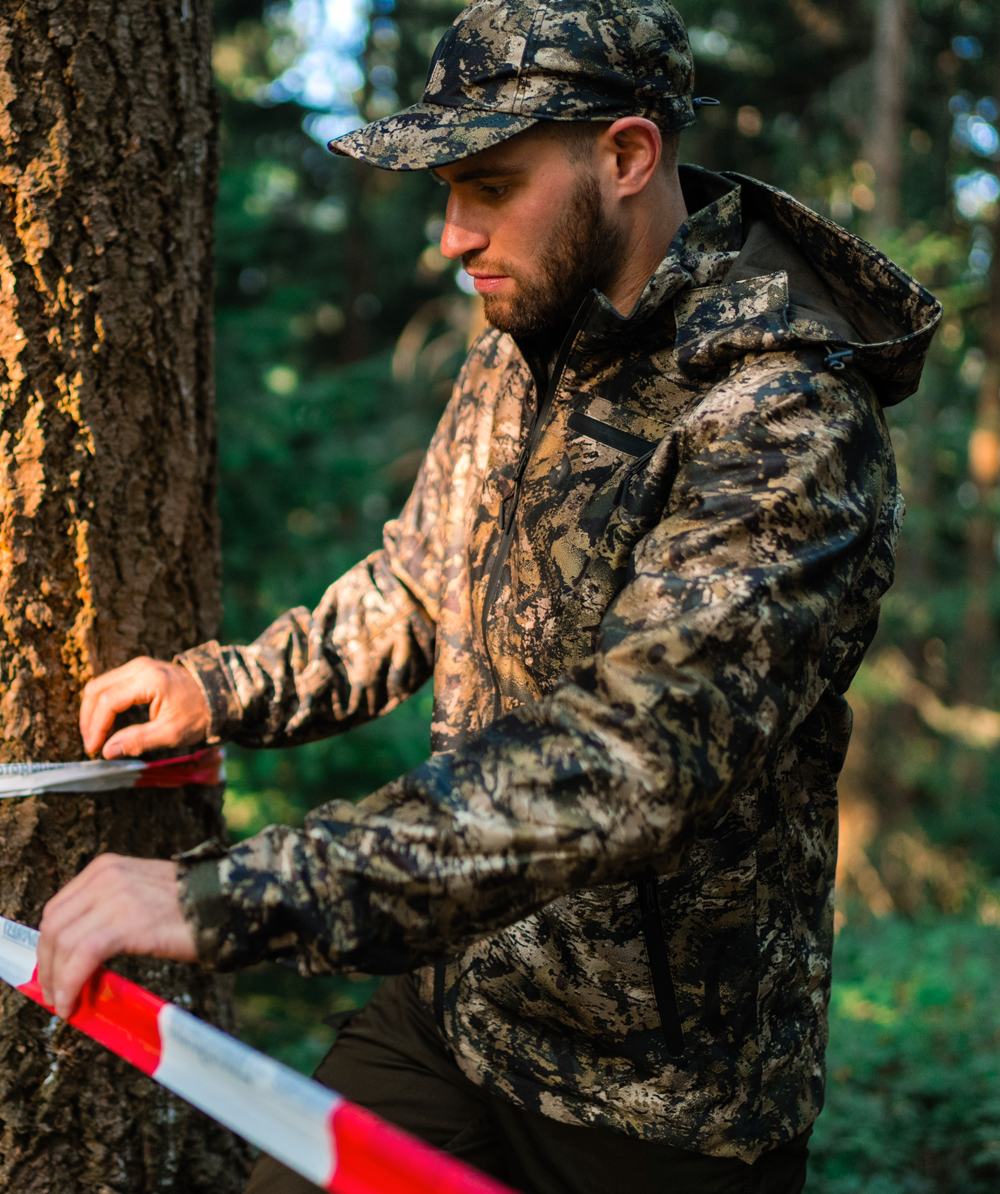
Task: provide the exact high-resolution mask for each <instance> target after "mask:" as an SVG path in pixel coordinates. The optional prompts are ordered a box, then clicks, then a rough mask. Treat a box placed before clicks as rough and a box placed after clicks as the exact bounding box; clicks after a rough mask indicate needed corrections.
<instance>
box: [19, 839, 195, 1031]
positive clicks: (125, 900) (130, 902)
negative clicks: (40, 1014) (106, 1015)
mask: <svg viewBox="0 0 1000 1194" xmlns="http://www.w3.org/2000/svg"><path fill="white" fill-rule="evenodd" d="M41 933H42V936H41V939H40V940H39V942H38V981H39V983H40V984H41V987H42V993H43V995H44V997H45V1002H46V1003H47V1004H48V1005H49V1006H50V1007H54V1008H55V1011H56V1015H58V1016H61V1017H62V1018H63V1019H64V1020H67V1019H69V1017H70V1016H71V1015H72V1013H73V1009H74V1007H75V1006H76V1001H77V998H78V996H79V994H80V991H81V989H82V987H83V985H84V983H85V982H86V981H87V979H88V978H90V976H91V975H92V974H93V973H94V971H95V970H96V969H97V967H98V966H100V965H101V963H102V962H104V961H106V960H107V959H108V958H112V957H114V956H115V955H117V954H144V955H146V956H148V957H154V958H171V959H173V960H174V961H177V962H196V961H197V960H198V951H197V949H196V948H195V941H194V933H193V932H192V931H191V927H190V926H189V925H188V923H187V921H186V920H185V919H184V914H183V912H182V911H181V904H180V898H179V891H178V885H177V864H176V863H174V862H163V861H161V860H159V859H154V858H123V857H121V855H118V854H101V855H100V856H99V857H97V858H95V859H94V861H93V862H92V863H90V865H89V866H87V867H85V868H84V869H83V870H82V871H81V872H80V873H79V875H77V876H76V878H75V879H73V880H71V881H70V882H69V883H67V884H66V886H65V887H64V888H63V889H62V891H60V892H59V894H58V895H56V896H53V897H52V899H51V900H49V902H48V903H47V904H46V905H45V911H44V913H43V914H42V923H41Z"/></svg>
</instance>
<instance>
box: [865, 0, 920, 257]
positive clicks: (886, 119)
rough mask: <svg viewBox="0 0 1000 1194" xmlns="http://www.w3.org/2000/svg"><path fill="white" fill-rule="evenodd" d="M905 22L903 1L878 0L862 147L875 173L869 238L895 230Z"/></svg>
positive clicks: (906, 47)
mask: <svg viewBox="0 0 1000 1194" xmlns="http://www.w3.org/2000/svg"><path fill="white" fill-rule="evenodd" d="M908 18H909V10H908V6H907V0H878V4H877V7H876V16H875V40H874V43H873V46H872V59H871V63H872V81H873V100H874V107H873V110H872V117H871V125H870V127H869V134H868V138H867V144H866V146H865V157H866V158H867V159H868V161H869V162H870V163H871V165H872V166H873V167H874V169H875V185H874V191H875V208H874V210H873V211H872V213H871V217H870V219H869V221H868V229H867V231H868V233H869V235H871V236H877V235H878V234H879V233H881V232H884V231H885V230H886V229H887V228H898V227H899V218H900V207H899V190H900V183H901V181H902V173H903V120H904V117H905V115H906V71H907V67H908V66H909V61H910V46H909V38H908V36H907V23H908Z"/></svg>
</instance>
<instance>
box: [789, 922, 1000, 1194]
mask: <svg viewBox="0 0 1000 1194" xmlns="http://www.w3.org/2000/svg"><path fill="white" fill-rule="evenodd" d="M834 975H835V982H834V988H833V998H832V1002H831V1008H830V1048H829V1051H828V1054H827V1071H828V1075H829V1078H828V1084H827V1101H826V1107H825V1109H824V1111H823V1114H822V1115H821V1116H820V1118H819V1120H818V1122H817V1126H816V1131H815V1133H814V1136H813V1140H812V1143H811V1145H810V1154H811V1161H810V1177H809V1181H808V1183H807V1186H806V1190H807V1194H862V1192H863V1194H943V1192H945V1191H955V1192H958V1191H961V1192H962V1194H991V1192H992V1191H994V1190H996V1189H997V1188H998V1185H1000V1049H998V1047H1000V987H998V984H997V976H998V975H1000V931H998V929H997V928H995V927H994V926H992V925H990V926H987V925H983V924H981V923H978V922H977V921H975V920H973V919H971V918H969V917H965V916H951V917H943V916H938V915H933V914H925V915H923V916H920V917H918V918H917V919H916V920H914V921H910V920H904V919H901V918H890V919H887V920H882V921H876V922H872V923H867V924H866V923H865V922H864V921H861V922H860V923H859V924H858V925H855V924H853V923H852V924H849V925H848V926H847V927H846V928H845V929H844V930H843V931H842V932H841V934H840V936H839V938H838V940H837V947H836V951H835V953H834Z"/></svg>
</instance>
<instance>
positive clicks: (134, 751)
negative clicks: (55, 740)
mask: <svg viewBox="0 0 1000 1194" xmlns="http://www.w3.org/2000/svg"><path fill="white" fill-rule="evenodd" d="M133 705H148V706H149V721H148V722H146V723H145V724H144V725H138V726H128V727H126V728H125V729H124V730H119V731H118V732H117V734H112V735H111V737H110V738H108V732H109V730H110V729H111V726H112V725H113V724H114V720H115V717H116V716H117V714H119V713H123V712H124V711H125V710H126V709H131V707H132V706H133ZM210 725H211V714H210V712H209V708H208V703H207V702H206V700H205V697H204V694H203V693H202V691H201V688H200V686H199V684H198V682H197V680H195V678H194V677H193V676H192V675H191V673H190V672H189V671H188V670H187V668H184V667H181V666H180V664H177V663H162V662H161V661H160V660H158V659H149V658H147V657H146V656H140V657H139V658H138V659H133V660H132V661H131V662H130V663H126V664H125V665H124V667H116V668H115V669H114V671H111V672H105V673H104V675H103V676H98V677H97V678H96V679H94V680H91V681H90V683H89V684H88V685H87V687H86V688H85V689H84V690H83V701H82V703H81V706H80V733H81V734H82V735H83V744H84V746H85V747H86V749H87V753H88V754H96V753H97V751H99V750H100V749H101V745H102V743H103V745H104V751H103V754H104V757H105V758H106V759H118V758H121V757H122V756H124V755H140V754H142V753H143V752H144V751H147V750H159V749H163V748H165V747H177V746H192V745H193V744H194V743H196V742H204V740H205V737H206V735H207V734H208V731H209V727H210ZM106 738H107V741H106V742H105V739H106Z"/></svg>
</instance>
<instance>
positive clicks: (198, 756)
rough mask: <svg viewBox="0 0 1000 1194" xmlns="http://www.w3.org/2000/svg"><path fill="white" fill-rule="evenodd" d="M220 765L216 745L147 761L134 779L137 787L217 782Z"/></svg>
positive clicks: (176, 786)
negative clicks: (176, 756)
mask: <svg viewBox="0 0 1000 1194" xmlns="http://www.w3.org/2000/svg"><path fill="white" fill-rule="evenodd" d="M221 766H222V751H221V750H220V749H219V748H218V747H217V746H210V747H209V748H208V749H207V750H199V751H196V752H195V753H194V754H193V755H183V756H182V757H181V758H179V759H159V760H158V761H157V762H155V763H147V764H146V769H145V770H144V771H141V772H140V773H139V777H138V778H137V779H136V781H135V786H136V787H137V788H178V787H180V786H181V784H217V783H218V782H219V769H220V768H221Z"/></svg>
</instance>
